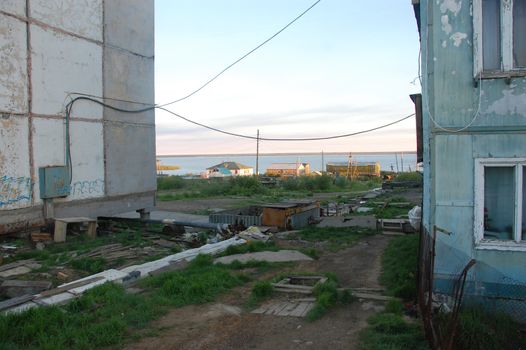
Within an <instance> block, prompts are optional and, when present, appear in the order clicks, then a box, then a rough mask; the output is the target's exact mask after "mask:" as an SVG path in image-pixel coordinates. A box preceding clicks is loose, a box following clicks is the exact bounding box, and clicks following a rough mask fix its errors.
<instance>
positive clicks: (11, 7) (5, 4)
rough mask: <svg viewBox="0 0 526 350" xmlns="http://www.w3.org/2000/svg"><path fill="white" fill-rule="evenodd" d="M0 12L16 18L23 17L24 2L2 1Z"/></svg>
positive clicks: (23, 0)
mask: <svg viewBox="0 0 526 350" xmlns="http://www.w3.org/2000/svg"><path fill="white" fill-rule="evenodd" d="M0 10H1V11H5V12H7V13H11V14H13V15H17V16H25V15H26V0H2V1H0Z"/></svg>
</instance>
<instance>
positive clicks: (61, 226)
mask: <svg viewBox="0 0 526 350" xmlns="http://www.w3.org/2000/svg"><path fill="white" fill-rule="evenodd" d="M67 230H68V224H67V223H65V222H62V221H59V220H55V232H54V235H53V240H54V241H55V242H65V241H66V232H67Z"/></svg>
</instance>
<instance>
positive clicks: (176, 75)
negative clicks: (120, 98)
mask: <svg viewBox="0 0 526 350" xmlns="http://www.w3.org/2000/svg"><path fill="white" fill-rule="evenodd" d="M312 3H314V0H265V1H258V0H221V1H218V0H175V1H174V0H156V1H155V8H156V13H155V22H156V25H155V27H156V28H155V30H156V34H155V47H156V48H155V67H156V68H155V69H156V72H155V79H156V91H155V93H156V102H157V103H165V102H168V101H171V100H175V99H177V98H180V97H183V96H185V95H187V94H188V93H190V92H192V91H193V90H195V89H197V88H198V87H199V86H201V85H202V84H203V83H205V82H206V81H207V80H208V79H210V78H211V77H213V76H214V75H215V74H217V73H218V72H220V71H221V70H222V69H223V68H225V67H226V66H228V65H229V64H230V63H232V62H233V61H235V60H236V59H238V58H239V57H241V56H242V55H244V54H245V53H246V52H248V51H249V50H251V49H252V48H254V47H255V46H257V45H258V44H259V43H261V42H262V41H264V40H265V39H267V38H268V37H269V36H271V35H272V34H274V33H275V32H276V31H277V30H279V29H280V28H281V27H283V26H284V25H285V24H287V23H288V22H289V21H290V20H292V19H293V18H294V17H296V16H297V15H299V14H300V13H301V12H303V11H304V10H305V9H306V8H308V7H309V6H310V5H311V4H312ZM418 43H419V42H418V31H417V26H416V21H415V19H414V15H413V9H412V6H411V1H410V0H394V1H393V0H380V1H376V2H364V1H357V0H322V1H321V2H320V3H319V4H318V5H316V6H315V7H314V8H313V9H312V10H311V11H310V12H308V13H307V14H306V15H305V16H303V17H302V18H301V19H299V20H298V21H297V22H296V23H294V24H293V25H292V26H291V27H289V28H288V29H287V30H285V31H284V32H282V33H281V34H280V35H279V36H277V37H276V38H275V39H273V40H272V41H270V42H269V43H268V44H266V45H265V46H263V47H262V48H260V49H259V50H258V51H256V52H254V53H253V54H252V55H250V56H248V57H247V58H246V59H244V60H243V61H241V62H240V63H238V64H237V65H236V66H234V67H232V68H231V69H230V70H228V71H227V72H226V73H225V74H224V75H222V76H221V77H220V78H218V79H217V80H215V81H214V82H213V83H211V84H210V85H208V86H207V87H206V88H204V89H203V90H202V91H200V92H199V93H197V94H195V95H194V96H192V97H190V98H188V99H186V100H184V101H181V102H179V103H176V104H173V105H171V106H169V107H168V108H169V109H170V110H172V111H174V112H176V113H178V114H181V115H183V116H185V117H187V118H189V119H192V120H195V121H198V122H200V123H203V124H207V125H210V126H213V127H217V128H220V129H225V130H227V131H230V132H235V133H242V134H249V135H254V136H255V135H256V130H257V129H259V130H260V133H261V136H262V137H321V136H331V135H335V134H342V133H351V132H355V131H360V130H364V129H369V128H373V127H376V126H379V125H382V124H385V123H388V122H391V121H394V120H396V119H400V118H401V117H403V116H405V115H408V114H411V113H413V112H414V106H413V103H412V102H411V100H410V98H409V94H412V93H418V92H420V86H419V84H418V81H416V84H415V78H416V77H417V74H418ZM156 124H157V154H160V155H162V154H196V153H216V154H217V153H254V152H255V149H256V142H255V141H251V140H245V139H240V138H235V137H231V136H226V135H221V134H217V133H215V132H213V131H208V130H206V129H203V128H200V127H198V126H195V125H191V124H189V123H187V122H185V121H183V120H180V119H177V118H175V117H173V116H171V115H169V114H167V113H166V112H163V111H159V110H158V111H157V112H156ZM414 125H415V122H414V118H410V119H408V120H407V121H404V122H401V123H399V124H396V125H393V126H391V127H388V128H385V129H383V130H381V131H376V132H372V133H369V134H365V135H361V136H356V137H350V138H346V139H339V140H332V141H316V142H298V143H278V142H261V146H260V151H261V152H263V153H266V152H319V151H321V150H324V151H327V152H329V151H331V152H335V151H342V152H365V151H410V150H415V149H416V141H415V131H414V129H415V127H414Z"/></svg>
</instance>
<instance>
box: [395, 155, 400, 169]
mask: <svg viewBox="0 0 526 350" xmlns="http://www.w3.org/2000/svg"><path fill="white" fill-rule="evenodd" d="M395 159H396V172H397V173H398V172H399V170H398V154H397V153H395Z"/></svg>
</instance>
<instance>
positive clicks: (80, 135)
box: [56, 121, 104, 202]
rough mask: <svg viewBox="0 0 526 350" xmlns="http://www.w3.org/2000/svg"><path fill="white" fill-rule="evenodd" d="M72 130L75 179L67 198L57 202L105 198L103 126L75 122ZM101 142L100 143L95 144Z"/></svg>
mask: <svg viewBox="0 0 526 350" xmlns="http://www.w3.org/2000/svg"><path fill="white" fill-rule="evenodd" d="M70 130H71V133H70V135H71V161H72V163H73V178H72V180H71V192H70V195H69V196H68V197H67V198H64V199H57V200H56V202H62V201H72V200H78V199H88V198H97V197H103V196H104V147H103V144H102V137H103V136H102V135H103V131H102V124H101V123H89V122H80V121H73V122H71V126H70ZM94 140H100V142H93V141H94Z"/></svg>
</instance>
